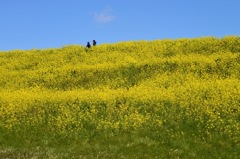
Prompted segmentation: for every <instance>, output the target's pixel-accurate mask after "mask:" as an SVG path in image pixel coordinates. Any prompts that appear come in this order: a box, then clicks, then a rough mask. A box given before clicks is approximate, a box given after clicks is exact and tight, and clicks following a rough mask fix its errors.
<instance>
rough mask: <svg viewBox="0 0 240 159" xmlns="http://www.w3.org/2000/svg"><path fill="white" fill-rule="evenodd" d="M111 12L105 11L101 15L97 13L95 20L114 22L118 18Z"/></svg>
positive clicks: (109, 10)
mask: <svg viewBox="0 0 240 159" xmlns="http://www.w3.org/2000/svg"><path fill="white" fill-rule="evenodd" d="M111 11H112V10H111V9H105V10H103V11H102V12H100V13H95V14H94V18H95V20H96V22H99V23H106V22H110V21H113V20H114V19H115V18H116V17H115V16H114V15H113V14H112V13H111Z"/></svg>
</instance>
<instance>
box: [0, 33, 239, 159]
mask: <svg viewBox="0 0 240 159" xmlns="http://www.w3.org/2000/svg"><path fill="white" fill-rule="evenodd" d="M239 68H240V38H239V37H235V36H231V37H224V38H221V39H218V38H213V37H205V38H196V39H178V40H156V41H136V42H120V43H117V44H102V45H99V46H96V47H92V48H90V49H86V48H84V47H82V46H66V47H63V48H59V49H46V50H28V51H22V50H13V51H9V52H0V72H1V73H0V150H1V151H0V157H2V158H96V157H99V158H155V157H157V158H239V157H240V153H239V152H240V146H239V144H240V138H239V136H240V84H239V83H240V69H239ZM61 152H62V153H61ZM19 156H20V157H19Z"/></svg>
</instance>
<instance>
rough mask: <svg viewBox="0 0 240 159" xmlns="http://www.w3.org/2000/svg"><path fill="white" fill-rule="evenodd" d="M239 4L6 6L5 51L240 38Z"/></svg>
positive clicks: (61, 0)
mask: <svg viewBox="0 0 240 159" xmlns="http://www.w3.org/2000/svg"><path fill="white" fill-rule="evenodd" d="M239 8H240V0H1V1H0V50H13V49H21V50H22V49H24V50H26V49H44V48H57V47H63V46H66V45H70V44H72V45H78V44H79V45H83V46H85V45H86V44H87V41H90V42H91V43H92V40H93V39H95V40H96V41H97V42H98V44H102V43H116V42H120V41H132V40H134V41H136V40H155V39H177V38H197V37H204V36H214V37H224V36H227V35H237V36H239V35H240V20H239V18H240V9H239Z"/></svg>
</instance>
